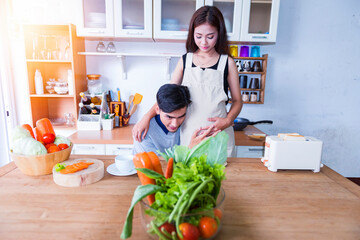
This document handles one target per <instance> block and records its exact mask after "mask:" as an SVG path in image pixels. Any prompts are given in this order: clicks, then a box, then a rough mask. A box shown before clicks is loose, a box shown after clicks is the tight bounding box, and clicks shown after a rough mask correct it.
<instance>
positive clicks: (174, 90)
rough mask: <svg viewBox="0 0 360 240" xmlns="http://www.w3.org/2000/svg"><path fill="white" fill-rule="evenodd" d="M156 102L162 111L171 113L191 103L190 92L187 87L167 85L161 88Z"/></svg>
mask: <svg viewBox="0 0 360 240" xmlns="http://www.w3.org/2000/svg"><path fill="white" fill-rule="evenodd" d="M156 101H157V104H158V106H159V108H160V110H161V111H163V112H166V113H171V112H173V111H176V110H178V109H181V108H183V107H187V106H188V105H189V104H190V103H191V100H190V92H189V89H188V88H187V87H186V86H181V85H177V84H165V85H163V86H161V87H160V88H159V90H158V92H157V94H156Z"/></svg>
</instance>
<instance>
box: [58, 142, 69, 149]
mask: <svg viewBox="0 0 360 240" xmlns="http://www.w3.org/2000/svg"><path fill="white" fill-rule="evenodd" d="M58 147H59V148H60V149H61V150H64V149H67V148H68V147H69V146H68V145H67V144H66V143H60V144H59V145H58Z"/></svg>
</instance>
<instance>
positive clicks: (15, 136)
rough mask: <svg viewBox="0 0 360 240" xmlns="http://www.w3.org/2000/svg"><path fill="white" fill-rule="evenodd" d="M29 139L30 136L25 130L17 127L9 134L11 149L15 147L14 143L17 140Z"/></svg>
mask: <svg viewBox="0 0 360 240" xmlns="http://www.w3.org/2000/svg"><path fill="white" fill-rule="evenodd" d="M26 137H31V134H30V133H29V131H27V130H26V129H24V128H22V127H20V126H18V127H15V128H14V129H13V130H12V132H11V145H12V147H14V146H15V142H16V141H17V140H19V139H22V138H26Z"/></svg>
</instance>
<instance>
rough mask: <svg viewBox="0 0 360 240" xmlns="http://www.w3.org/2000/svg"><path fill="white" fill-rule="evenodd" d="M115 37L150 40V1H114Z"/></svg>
mask: <svg viewBox="0 0 360 240" xmlns="http://www.w3.org/2000/svg"><path fill="white" fill-rule="evenodd" d="M114 29H115V37H123V38H143V39H152V30H153V29H152V0H114Z"/></svg>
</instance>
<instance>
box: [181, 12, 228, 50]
mask: <svg viewBox="0 0 360 240" xmlns="http://www.w3.org/2000/svg"><path fill="white" fill-rule="evenodd" d="M203 23H209V24H210V25H211V26H214V27H215V28H216V29H217V30H218V39H217V42H216V45H215V50H216V52H217V53H219V54H228V55H229V47H228V40H227V34H226V27H225V22H224V17H223V15H222V13H221V12H220V10H219V9H218V8H217V7H214V6H203V7H201V8H199V9H198V10H196V12H195V13H194V14H193V16H192V18H191V20H190V24H189V34H188V37H187V40H186V50H187V52H195V51H196V50H197V49H198V46H196V44H195V40H194V30H195V28H196V27H197V26H199V25H201V24H203Z"/></svg>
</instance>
